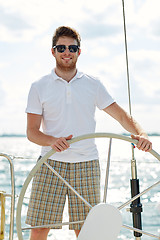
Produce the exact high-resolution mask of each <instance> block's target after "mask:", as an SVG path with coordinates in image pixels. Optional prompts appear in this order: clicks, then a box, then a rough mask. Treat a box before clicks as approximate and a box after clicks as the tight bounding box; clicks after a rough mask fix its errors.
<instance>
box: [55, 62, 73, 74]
mask: <svg viewBox="0 0 160 240" xmlns="http://www.w3.org/2000/svg"><path fill="white" fill-rule="evenodd" d="M76 62H77V61H75V62H72V63H70V64H68V65H67V64H63V63H61V62H59V61H56V67H57V68H58V69H59V70H61V71H63V72H70V71H72V70H74V69H76Z"/></svg>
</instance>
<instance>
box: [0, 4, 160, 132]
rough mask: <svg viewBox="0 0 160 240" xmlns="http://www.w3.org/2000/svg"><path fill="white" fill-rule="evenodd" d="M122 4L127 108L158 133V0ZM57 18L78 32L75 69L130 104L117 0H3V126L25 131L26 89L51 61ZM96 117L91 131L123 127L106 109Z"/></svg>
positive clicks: (0, 80)
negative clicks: (88, 75) (129, 89)
mask: <svg viewBox="0 0 160 240" xmlns="http://www.w3.org/2000/svg"><path fill="white" fill-rule="evenodd" d="M124 4H125V13H126V29H127V43H128V60H129V77H130V87H131V107H132V116H133V117H134V118H135V119H136V120H137V121H138V122H139V123H140V125H141V126H142V127H143V128H144V129H145V131H147V132H148V133H152V132H159V133H160V126H159V123H160V13H159V7H160V3H159V0H153V1H151V0H125V1H124ZM62 25H65V26H70V27H73V28H75V29H76V30H77V31H78V32H79V33H80V35H81V38H82V43H81V49H82V53H81V56H80V57H79V59H78V63H77V67H78V69H79V70H80V71H83V72H85V73H87V74H90V75H93V76H95V77H98V78H99V79H100V80H101V81H102V82H103V83H104V85H105V86H106V87H107V89H108V91H109V92H110V94H111V95H112V96H113V97H114V98H115V100H116V102H117V103H118V104H119V105H120V106H122V107H123V108H124V109H125V110H126V111H129V107H128V87H127V73H126V60H125V45H124V31H123V9H122V1H121V0H99V1H93V0H92V1H91V0H80V1H77V0H45V1H42V0H27V1H24V0H6V1H4V0H0V134H4V133H6V134H11V133H17V134H25V133H26V113H25V108H26V103H27V96H28V91H29V89H30V86H31V83H32V82H34V81H36V80H38V79H39V78H40V77H42V76H44V75H46V74H49V73H50V72H51V70H52V69H53V68H54V66H55V60H54V58H53V56H52V55H51V42H52V35H53V33H54V31H55V29H56V28H57V27H59V26H62ZM96 119H97V129H96V131H101V132H114V133H121V132H124V130H123V128H122V127H121V126H120V125H119V124H118V123H117V122H115V120H113V119H111V117H109V116H107V114H105V113H104V112H103V111H99V110H98V111H97V112H96Z"/></svg>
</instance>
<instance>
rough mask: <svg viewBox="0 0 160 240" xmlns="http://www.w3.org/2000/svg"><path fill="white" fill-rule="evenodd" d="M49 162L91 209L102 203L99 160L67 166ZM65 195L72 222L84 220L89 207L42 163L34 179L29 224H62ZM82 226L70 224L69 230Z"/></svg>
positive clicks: (29, 208)
mask: <svg viewBox="0 0 160 240" xmlns="http://www.w3.org/2000/svg"><path fill="white" fill-rule="evenodd" d="M47 162H48V163H49V165H50V166H52V167H53V168H54V169H55V170H56V171H57V172H58V173H59V174H60V175H61V176H62V177H63V178H64V179H65V180H66V181H67V182H68V183H69V184H70V185H71V186H72V187H74V188H75V189H76V191H77V192H78V193H79V194H80V195H81V196H83V197H84V199H86V201H87V202H89V203H90V204H91V205H92V206H94V205H96V204H98V203H99V202H100V168H99V160H92V161H87V162H78V163H66V162H59V161H54V160H50V159H48V160H47ZM66 195H68V211H69V221H70V222H74V221H81V220H84V219H85V218H86V217H87V214H88V212H89V210H90V209H89V207H88V206H87V205H86V204H85V203H84V202H83V201H82V200H81V199H79V198H78V197H77V196H76V195H75V193H74V192H73V191H71V190H70V189H69V188H68V187H67V186H66V185H65V184H64V183H63V182H62V180H60V179H58V177H57V176H55V175H54V173H53V172H52V171H51V170H50V169H49V168H48V167H47V166H46V165H45V164H42V166H41V168H40V169H39V170H38V171H37V173H36V175H35V177H34V180H33V184H32V191H31V196H30V201H29V206H28V212H27V219H26V224H29V225H31V226H40V225H47V224H55V223H61V222H62V217H63V209H64V205H65V200H66ZM81 227H82V224H71V225H69V229H74V230H80V229H81ZM55 228H62V227H61V226H58V227H55Z"/></svg>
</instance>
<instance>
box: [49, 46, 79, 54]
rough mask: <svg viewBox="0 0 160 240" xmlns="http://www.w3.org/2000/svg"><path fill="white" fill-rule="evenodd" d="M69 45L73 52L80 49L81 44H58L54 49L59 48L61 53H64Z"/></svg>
mask: <svg viewBox="0 0 160 240" xmlns="http://www.w3.org/2000/svg"><path fill="white" fill-rule="evenodd" d="M67 47H68V49H69V51H70V52H71V53H75V52H77V50H78V49H79V46H77V45H69V46H66V45H56V46H54V47H53V49H57V51H58V52H59V53H63V52H64V51H65V50H66V48H67Z"/></svg>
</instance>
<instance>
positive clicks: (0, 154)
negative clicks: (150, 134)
mask: <svg viewBox="0 0 160 240" xmlns="http://www.w3.org/2000/svg"><path fill="white" fill-rule="evenodd" d="M0 157H5V158H7V159H8V161H9V164H10V173H11V194H10V197H11V208H10V230H9V240H13V231H14V210H15V177H14V166H13V162H12V159H11V157H10V156H9V155H7V154H4V153H0ZM7 196H9V195H7Z"/></svg>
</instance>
